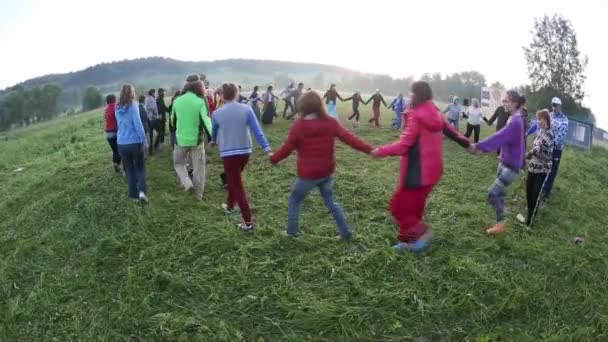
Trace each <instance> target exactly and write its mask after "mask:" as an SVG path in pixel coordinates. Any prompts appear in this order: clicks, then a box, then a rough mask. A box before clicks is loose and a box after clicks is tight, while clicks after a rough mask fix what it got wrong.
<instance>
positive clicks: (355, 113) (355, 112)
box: [348, 108, 360, 122]
mask: <svg viewBox="0 0 608 342" xmlns="http://www.w3.org/2000/svg"><path fill="white" fill-rule="evenodd" d="M359 116H360V114H359V108H353V114H351V116H349V117H348V120H352V119H355V121H356V122H359Z"/></svg>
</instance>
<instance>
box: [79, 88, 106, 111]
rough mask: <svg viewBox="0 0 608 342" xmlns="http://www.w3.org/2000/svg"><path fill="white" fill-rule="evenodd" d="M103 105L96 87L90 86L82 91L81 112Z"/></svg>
mask: <svg viewBox="0 0 608 342" xmlns="http://www.w3.org/2000/svg"><path fill="white" fill-rule="evenodd" d="M102 104H103V97H102V96H101V92H99V89H97V87H93V86H90V87H88V88H87V89H86V90H85V91H84V96H83V97H82V110H85V111H86V110H91V109H95V108H99V107H101V105H102Z"/></svg>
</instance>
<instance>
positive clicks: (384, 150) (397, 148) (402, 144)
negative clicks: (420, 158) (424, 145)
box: [375, 115, 420, 157]
mask: <svg viewBox="0 0 608 342" xmlns="http://www.w3.org/2000/svg"><path fill="white" fill-rule="evenodd" d="M419 131H420V126H419V124H418V120H417V119H416V118H415V117H414V116H413V115H408V116H407V124H406V126H405V130H403V133H402V134H401V138H400V139H399V141H397V142H394V143H392V144H389V145H384V146H382V147H380V148H378V150H377V153H376V154H375V155H376V157H387V156H401V155H404V154H407V152H408V150H409V149H410V147H412V146H414V144H415V143H416V138H417V137H418V133H419Z"/></svg>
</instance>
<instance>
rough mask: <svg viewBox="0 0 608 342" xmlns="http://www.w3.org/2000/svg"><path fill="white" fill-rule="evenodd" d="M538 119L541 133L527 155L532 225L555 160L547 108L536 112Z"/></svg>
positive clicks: (529, 222)
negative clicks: (542, 190)
mask: <svg viewBox="0 0 608 342" xmlns="http://www.w3.org/2000/svg"><path fill="white" fill-rule="evenodd" d="M536 120H537V122H538V125H539V126H540V133H539V134H538V135H537V136H536V138H535V139H534V143H533V144H532V149H531V150H530V151H529V152H528V154H527V155H526V157H527V159H528V160H529V162H528V180H527V186H526V197H527V200H528V218H527V219H526V225H527V226H531V225H532V223H533V222H534V217H535V216H536V210H537V208H538V204H539V202H540V191H541V189H542V188H543V186H544V184H545V183H546V180H547V175H548V174H549V172H551V166H552V161H553V157H552V156H553V145H554V141H553V131H552V130H551V117H550V115H549V111H548V110H546V109H543V110H539V111H538V112H536Z"/></svg>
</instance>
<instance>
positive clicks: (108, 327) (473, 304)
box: [0, 104, 608, 342]
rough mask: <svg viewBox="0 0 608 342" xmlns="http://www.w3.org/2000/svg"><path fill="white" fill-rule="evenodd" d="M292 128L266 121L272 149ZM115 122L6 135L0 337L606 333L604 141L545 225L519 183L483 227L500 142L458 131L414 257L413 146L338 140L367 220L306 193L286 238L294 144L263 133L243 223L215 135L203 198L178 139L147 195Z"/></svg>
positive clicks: (372, 133)
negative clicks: (231, 211) (109, 133)
mask: <svg viewBox="0 0 608 342" xmlns="http://www.w3.org/2000/svg"><path fill="white" fill-rule="evenodd" d="M347 108H348V104H346V105H342V106H341V109H342V112H343V113H344V112H346V111H347ZM367 109H368V110H369V108H367ZM368 110H366V111H365V112H364V115H365V118H367V117H368V115H369V113H368ZM391 117H392V115H390V114H389V113H388V112H385V113H384V123H385V124H386V123H388V122H389V119H390V118H391ZM288 126H289V124H288V123H286V122H285V121H283V120H279V122H278V123H277V124H275V125H273V126H272V127H266V128H265V131H266V133H267V135H268V137H269V139H270V140H271V143H272V145H273V147H275V148H277V147H278V146H279V145H280V144H281V143H282V141H283V139H284V138H285V136H286V132H287V130H288ZM102 127H103V125H102V115H101V113H100V112H92V113H87V114H82V115H79V116H73V117H69V118H65V119H62V120H60V121H55V122H52V123H48V124H45V125H44V126H42V127H38V128H33V129H29V130H22V131H19V132H17V133H16V134H11V133H9V134H7V140H6V141H2V142H0V176H1V180H0V193H1V194H2V197H1V198H0V341H238V340H245V341H305V340H310V341H372V340H374V341H480V342H481V341H539V340H550V341H606V340H608V296H607V295H606V294H607V293H608V234H607V233H606V228H607V227H606V217H605V213H606V208H607V207H608V206H607V205H606V203H608V192H606V189H605V187H606V185H607V184H608V151H606V150H604V149H601V148H595V149H593V150H592V151H589V152H583V151H580V150H575V149H573V148H569V149H568V150H567V151H566V152H565V154H564V159H563V161H562V169H561V174H560V176H559V178H558V180H557V189H556V191H555V194H554V197H553V202H552V203H551V205H550V206H549V207H547V208H546V209H545V210H543V211H542V212H541V214H540V221H539V224H538V225H537V226H536V227H535V229H534V230H533V231H530V232H527V231H525V230H524V229H523V228H522V227H521V226H519V225H518V224H516V223H515V221H516V220H515V215H517V214H518V213H524V207H525V200H524V187H523V181H521V180H520V181H518V182H517V183H516V184H515V186H514V187H512V188H511V189H510V190H509V199H510V200H509V222H510V224H509V229H510V232H509V234H506V235H504V236H501V237H487V236H485V235H484V233H483V229H484V228H485V227H486V226H487V225H489V224H491V223H493V217H494V216H493V212H492V210H491V209H490V208H489V207H488V206H487V205H486V189H487V187H488V186H489V185H490V184H491V182H492V181H493V176H494V173H495V168H496V164H497V160H496V157H495V156H469V155H468V154H466V153H465V151H464V150H462V149H461V148H460V147H458V146H457V145H455V144H452V143H450V142H446V143H445V144H446V149H445V159H446V170H445V176H444V178H443V180H442V182H441V184H440V185H439V186H437V188H436V189H435V191H434V192H433V194H432V196H431V198H430V203H429V205H428V210H427V220H428V222H429V223H430V224H431V225H432V226H433V227H434V230H435V240H434V244H433V247H432V249H431V250H429V251H428V252H426V253H424V254H422V255H419V256H414V255H410V254H403V255H399V254H397V253H395V252H393V251H392V250H391V249H390V245H391V244H392V243H394V242H395V233H396V226H395V225H394V224H393V222H392V219H391V217H390V214H389V213H388V211H387V200H388V199H389V197H390V195H391V193H392V192H393V190H394V187H395V183H396V181H397V177H398V170H399V169H398V168H399V161H398V159H397V158H394V159H390V160H382V161H376V160H372V159H371V158H369V157H368V156H366V155H363V154H360V153H357V152H354V151H352V150H350V149H349V148H347V147H345V146H344V145H341V144H339V145H338V147H337V151H338V152H337V154H338V165H339V166H338V170H337V172H336V177H337V184H336V192H337V198H338V200H339V202H341V203H342V205H343V206H344V208H345V210H346V213H347V217H348V219H349V221H350V222H351V223H352V225H353V227H354V228H355V229H356V231H357V233H358V238H357V240H356V241H355V242H352V243H341V242H336V241H335V240H334V239H333V232H334V230H335V226H334V222H333V221H332V219H331V217H330V216H329V215H328V213H327V211H326V210H325V209H324V206H323V204H322V201H321V198H320V196H319V195H318V194H314V195H313V196H310V197H309V198H308V199H307V201H306V203H305V206H304V207H303V212H302V219H301V223H302V225H303V227H304V229H305V231H306V233H307V234H306V235H305V236H304V237H302V238H298V239H287V238H284V237H283V236H282V235H281V231H282V230H283V229H284V227H285V224H286V217H287V199H288V195H289V186H290V185H291V184H292V183H293V182H294V180H295V158H294V157H293V156H292V157H291V158H290V159H289V160H287V161H285V162H284V163H283V164H281V165H280V166H278V167H272V166H271V165H269V163H268V162H267V160H266V158H265V157H264V156H263V154H262V153H261V151H260V149H259V148H256V151H255V154H254V156H253V157H252V161H251V163H250V165H249V167H248V171H247V174H246V184H247V188H248V191H249V193H250V196H251V198H252V204H253V206H254V207H255V212H256V216H257V222H258V231H257V233H256V234H255V235H243V234H242V233H240V232H239V231H238V230H237V229H236V225H237V223H238V218H234V217H233V218H229V219H228V218H225V217H224V216H223V214H222V212H221V210H220V205H221V203H222V202H223V201H224V200H225V196H226V194H225V192H224V191H223V190H222V189H221V187H220V181H219V176H218V175H219V173H220V170H221V169H222V166H221V163H220V159H219V157H218V155H217V150H213V149H208V152H209V160H210V165H209V177H208V188H207V191H206V193H205V198H204V200H203V202H195V201H194V200H193V198H191V197H189V196H188V195H186V194H184V193H183V192H182V190H181V189H180V188H179V187H178V186H177V182H176V177H175V176H174V174H173V170H172V164H171V158H170V154H169V153H168V152H165V153H162V154H160V155H157V156H154V157H152V158H151V160H149V162H148V164H147V167H148V169H147V172H148V185H149V196H150V200H151V203H150V205H149V206H147V207H145V208H141V207H139V206H137V205H134V204H132V203H131V202H130V201H129V200H128V198H127V189H126V185H125V181H124V179H123V178H122V177H121V176H117V175H115V174H114V173H113V172H112V170H111V162H110V154H109V147H108V146H107V143H106V141H105V139H104V135H103V128H102ZM490 131H491V128H488V129H484V131H483V134H484V135H487V134H488V133H489V132H490ZM358 134H360V135H361V136H362V137H364V138H365V139H366V140H368V141H369V142H370V143H372V144H374V145H378V144H383V143H387V142H390V141H393V140H395V139H396V138H397V133H396V132H395V131H392V130H389V129H387V128H383V129H379V130H375V129H370V128H367V127H362V128H361V129H359V130H358ZM18 167H23V168H24V170H23V171H22V172H14V170H15V169H17V168H18ZM574 236H583V237H585V238H586V241H585V243H584V244H583V245H574V244H573V243H572V238H573V237H574Z"/></svg>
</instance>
